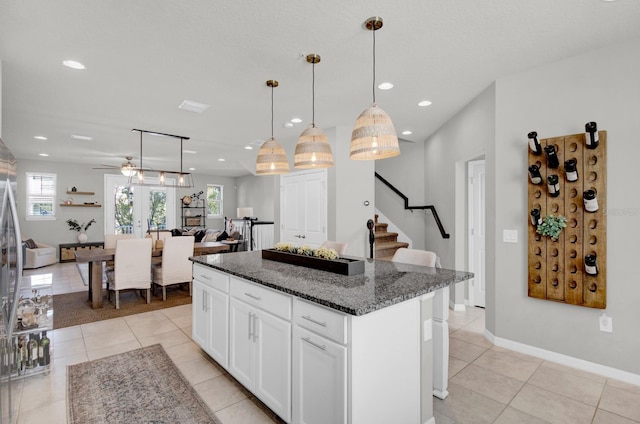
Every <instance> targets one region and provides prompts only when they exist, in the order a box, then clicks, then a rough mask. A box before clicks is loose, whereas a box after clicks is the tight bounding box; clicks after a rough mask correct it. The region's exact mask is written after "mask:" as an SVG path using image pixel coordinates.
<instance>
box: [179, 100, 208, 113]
mask: <svg viewBox="0 0 640 424" xmlns="http://www.w3.org/2000/svg"><path fill="white" fill-rule="evenodd" d="M208 108H209V105H206V104H204V103H198V102H193V101H191V100H184V101H183V102H182V103H180V105H178V109H182V110H187V111H189V112H195V113H202V112H204V111H205V110H207V109H208Z"/></svg>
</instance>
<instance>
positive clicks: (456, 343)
mask: <svg viewBox="0 0 640 424" xmlns="http://www.w3.org/2000/svg"><path fill="white" fill-rule="evenodd" d="M486 350H487V349H486V348H484V347H482V346H478V345H475V344H472V343H467V342H463V341H462V340H458V339H453V338H450V339H449V355H451V356H453V357H454V358H458V359H461V360H463V361H465V362H473V360H474V359H476V358H477V357H479V356H480V355H482V354H483V353H484V352H485V351H486Z"/></svg>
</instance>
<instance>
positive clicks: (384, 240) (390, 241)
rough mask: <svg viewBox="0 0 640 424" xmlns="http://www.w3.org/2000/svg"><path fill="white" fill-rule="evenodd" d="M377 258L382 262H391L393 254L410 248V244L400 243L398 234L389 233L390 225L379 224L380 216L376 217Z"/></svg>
mask: <svg viewBox="0 0 640 424" xmlns="http://www.w3.org/2000/svg"><path fill="white" fill-rule="evenodd" d="M374 222H375V230H374V235H375V258H376V259H382V260H387V261H388V260H391V258H392V257H393V254H394V253H396V250H398V249H399V248H401V247H409V243H403V242H399V241H398V233H390V232H388V231H387V226H388V225H389V224H387V223H384V222H378V214H376V216H375V221H374Z"/></svg>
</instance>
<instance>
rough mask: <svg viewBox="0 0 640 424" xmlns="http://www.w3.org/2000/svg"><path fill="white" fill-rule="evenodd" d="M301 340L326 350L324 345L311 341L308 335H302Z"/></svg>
mask: <svg viewBox="0 0 640 424" xmlns="http://www.w3.org/2000/svg"><path fill="white" fill-rule="evenodd" d="M302 340H304V341H305V342H307V343H309V344H310V345H311V346H315V347H317V348H318V349H320V350H327V347H326V346H325V345H319V344H317V343H314V342H312V341H311V339H310V338H309V337H303V338H302Z"/></svg>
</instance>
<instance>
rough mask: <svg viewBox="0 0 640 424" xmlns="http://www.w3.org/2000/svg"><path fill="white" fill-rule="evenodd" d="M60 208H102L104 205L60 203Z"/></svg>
mask: <svg viewBox="0 0 640 424" xmlns="http://www.w3.org/2000/svg"><path fill="white" fill-rule="evenodd" d="M60 206H73V207H76V208H101V207H102V205H95V204H93V205H85V204H82V203H71V204H68V203H60Z"/></svg>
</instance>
